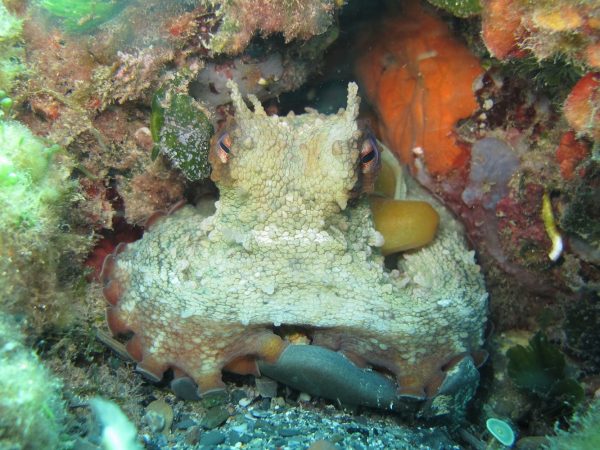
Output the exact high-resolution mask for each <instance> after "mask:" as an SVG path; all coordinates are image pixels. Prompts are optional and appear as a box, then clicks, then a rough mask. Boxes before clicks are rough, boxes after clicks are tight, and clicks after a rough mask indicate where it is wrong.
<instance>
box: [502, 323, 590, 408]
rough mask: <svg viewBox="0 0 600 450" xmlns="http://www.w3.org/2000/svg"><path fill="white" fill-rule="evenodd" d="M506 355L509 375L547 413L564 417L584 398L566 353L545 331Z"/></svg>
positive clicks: (515, 347)
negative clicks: (570, 368)
mask: <svg viewBox="0 0 600 450" xmlns="http://www.w3.org/2000/svg"><path fill="white" fill-rule="evenodd" d="M506 356H507V357H508V366H507V371H508V376H509V377H510V378H511V380H512V381H513V382H514V383H515V385H516V386H517V387H518V388H520V389H521V390H523V391H524V392H526V393H528V394H530V395H531V397H532V399H533V400H536V401H538V402H539V403H540V405H542V406H541V409H542V411H543V412H544V413H547V414H549V415H553V416H555V417H561V416H564V415H566V414H568V413H570V412H571V411H572V408H573V407H574V406H576V405H577V404H578V403H580V402H581V401H582V400H583V398H584V392H583V388H582V387H581V385H580V384H579V383H578V382H577V381H576V380H575V379H573V378H571V377H570V375H569V372H568V367H567V363H566V360H565V357H564V355H563V353H562V352H561V351H560V350H559V349H558V347H556V346H554V345H552V344H551V343H550V342H549V341H548V338H547V337H546V336H545V335H544V334H543V333H542V332H538V333H536V334H535V335H534V336H533V337H532V338H531V339H530V340H529V345H528V346H527V347H524V346H522V345H515V346H514V347H511V348H510V349H508V351H507V352H506Z"/></svg>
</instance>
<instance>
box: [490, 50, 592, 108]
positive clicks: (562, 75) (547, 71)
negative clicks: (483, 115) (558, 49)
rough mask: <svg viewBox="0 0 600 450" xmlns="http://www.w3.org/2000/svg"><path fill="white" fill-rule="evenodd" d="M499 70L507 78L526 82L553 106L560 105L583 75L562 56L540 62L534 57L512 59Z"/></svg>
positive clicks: (576, 66)
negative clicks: (544, 96) (549, 100)
mask: <svg viewBox="0 0 600 450" xmlns="http://www.w3.org/2000/svg"><path fill="white" fill-rule="evenodd" d="M495 63H497V62H495ZM501 69H502V72H503V73H504V74H505V75H506V76H507V77H518V78H521V79H523V80H527V82H528V86H529V88H530V89H532V90H533V91H535V92H539V93H540V94H543V95H546V96H547V97H548V98H549V99H551V101H552V102H553V103H554V104H555V105H562V103H563V101H564V100H565V98H566V97H567V95H568V94H569V92H571V89H572V88H573V86H575V83H577V81H578V80H579V79H580V78H581V76H582V74H583V68H582V67H581V66H578V65H576V64H574V63H573V62H572V61H571V60H569V59H567V58H566V57H565V56H564V55H557V56H555V57H554V58H550V59H544V60H541V61H539V60H538V59H537V58H536V57H535V56H528V57H525V58H514V59H511V60H509V61H507V62H504V63H502V64H501Z"/></svg>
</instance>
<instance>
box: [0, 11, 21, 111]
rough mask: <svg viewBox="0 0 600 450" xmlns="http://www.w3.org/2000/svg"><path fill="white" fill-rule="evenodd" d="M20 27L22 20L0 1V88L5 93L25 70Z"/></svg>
mask: <svg viewBox="0 0 600 450" xmlns="http://www.w3.org/2000/svg"><path fill="white" fill-rule="evenodd" d="M22 28H23V23H22V21H21V20H20V19H18V18H17V17H15V16H14V15H12V14H11V13H10V12H9V11H8V10H7V9H6V7H5V6H4V3H2V2H1V1H0V90H2V91H5V93H6V92H8V93H10V92H11V91H12V90H13V87H14V83H15V80H16V79H17V78H18V77H19V75H21V74H22V73H23V72H24V71H25V70H26V67H25V65H24V63H23V60H24V57H25V51H24V49H23V47H22V46H21V31H22ZM3 109H4V108H3Z"/></svg>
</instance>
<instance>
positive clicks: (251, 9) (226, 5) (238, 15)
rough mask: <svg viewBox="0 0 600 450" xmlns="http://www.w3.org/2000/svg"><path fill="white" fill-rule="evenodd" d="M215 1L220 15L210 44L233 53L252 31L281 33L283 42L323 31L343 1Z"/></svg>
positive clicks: (214, 47) (246, 43)
mask: <svg viewBox="0 0 600 450" xmlns="http://www.w3.org/2000/svg"><path fill="white" fill-rule="evenodd" d="M210 3H212V4H213V5H215V6H216V5H218V6H219V9H218V13H217V15H218V17H220V18H221V24H220V25H219V28H218V31H217V33H216V35H215V36H214V37H213V39H212V40H211V42H210V48H211V49H212V50H213V51H215V52H217V53H229V54H237V53H240V52H241V51H243V50H244V48H245V47H246V46H247V45H248V42H250V39H251V38H252V36H253V35H254V33H256V32H258V33H260V34H261V35H263V36H268V35H270V34H273V33H282V34H283V36H284V38H285V40H286V42H290V41H291V40H293V39H303V40H307V39H309V38H311V37H313V36H316V35H320V34H323V33H325V32H326V31H327V29H328V28H329V27H330V26H332V25H333V23H334V17H335V16H334V13H335V10H336V8H337V7H339V6H341V5H342V4H343V2H338V1H334V0H306V1H297V0H283V1H281V0H279V1H277V0H258V1H257V0H250V1H249V0H232V1H228V2H221V1H215V0H210Z"/></svg>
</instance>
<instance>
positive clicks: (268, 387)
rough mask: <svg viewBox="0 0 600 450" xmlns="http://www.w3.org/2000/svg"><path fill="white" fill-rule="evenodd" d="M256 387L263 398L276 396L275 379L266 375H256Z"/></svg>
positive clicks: (276, 385)
mask: <svg viewBox="0 0 600 450" xmlns="http://www.w3.org/2000/svg"><path fill="white" fill-rule="evenodd" d="M255 384H256V389H257V390H258V393H259V394H260V395H261V396H262V397H264V398H273V397H276V396H277V387H278V384H277V381H275V380H272V379H271V378H267V377H258V378H256V379H255Z"/></svg>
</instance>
